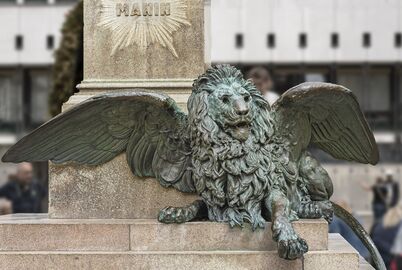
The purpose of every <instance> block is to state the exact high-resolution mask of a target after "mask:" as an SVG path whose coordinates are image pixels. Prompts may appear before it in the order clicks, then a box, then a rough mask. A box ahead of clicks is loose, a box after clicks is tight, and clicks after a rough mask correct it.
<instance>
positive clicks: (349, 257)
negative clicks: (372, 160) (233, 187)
mask: <svg viewBox="0 0 402 270" xmlns="http://www.w3.org/2000/svg"><path fill="white" fill-rule="evenodd" d="M340 267H341V268H342V269H347V270H359V267H360V265H359V255H358V254H357V253H356V251H355V250H354V249H353V248H352V247H351V246H350V245H349V244H348V243H347V242H346V241H345V240H344V239H343V238H342V237H341V236H340V235H330V237H329V245H328V250H322V251H309V252H308V253H306V254H305V256H304V260H301V259H299V260H295V261H287V260H283V259H281V258H279V257H278V255H277V253H276V251H244V250H239V251H228V250H227V251H107V252H106V251H81V252H77V251H2V252H0V269H8V270H14V269H15V270H17V269H18V270H20V269H32V270H36V269H38V270H39V269H58V270H59V269H91V270H98V269H150V270H153V269H164V270H170V269H172V270H173V269H174V270H181V269H183V270H184V269H186V270H187V269H197V270H198V269H201V270H203V269H205V270H207V269H219V270H226V269H228V270H229V269H230V270H232V269H251V270H260V269H261V270H262V269H275V270H282V269H283V270H296V269H304V270H323V269H326V270H339V269H340Z"/></svg>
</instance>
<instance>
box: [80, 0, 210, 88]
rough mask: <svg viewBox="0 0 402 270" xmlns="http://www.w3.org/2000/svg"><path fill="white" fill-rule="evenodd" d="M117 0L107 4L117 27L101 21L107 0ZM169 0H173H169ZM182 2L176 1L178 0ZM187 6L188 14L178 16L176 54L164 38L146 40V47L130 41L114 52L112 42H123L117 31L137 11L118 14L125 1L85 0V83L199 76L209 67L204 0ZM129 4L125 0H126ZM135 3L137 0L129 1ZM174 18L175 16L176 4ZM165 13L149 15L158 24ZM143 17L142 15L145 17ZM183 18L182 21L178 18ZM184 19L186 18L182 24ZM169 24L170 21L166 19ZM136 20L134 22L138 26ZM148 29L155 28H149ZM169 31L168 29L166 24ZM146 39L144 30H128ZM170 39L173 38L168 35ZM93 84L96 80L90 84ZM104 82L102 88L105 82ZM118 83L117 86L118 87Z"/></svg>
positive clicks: (174, 35)
mask: <svg viewBox="0 0 402 270" xmlns="http://www.w3.org/2000/svg"><path fill="white" fill-rule="evenodd" d="M110 2H112V3H113V4H112V5H111V6H110V7H109V8H108V10H109V9H110V11H111V12H112V13H113V14H111V16H110V18H109V19H111V20H110V23H111V24H113V26H114V27H115V29H114V30H110V29H107V27H104V26H103V25H102V12H103V10H102V6H105V5H103V4H104V3H110ZM168 2H170V1H168ZM176 2H177V1H176ZM179 2H180V4H181V5H183V6H185V8H184V10H185V12H184V13H185V18H184V19H183V20H178V21H177V22H176V23H178V24H180V27H179V29H178V30H177V31H174V32H173V33H172V34H171V35H170V34H168V36H171V37H172V46H173V48H174V50H175V51H176V53H177V56H175V55H174V53H172V51H171V50H169V48H168V46H165V47H163V46H162V45H161V44H160V42H158V41H155V42H150V39H149V38H148V39H147V40H144V44H145V46H139V45H137V44H133V45H129V46H127V47H125V48H123V49H121V50H116V51H115V53H114V54H113V53H112V51H113V47H114V46H116V45H118V44H117V43H116V40H114V39H113V34H115V33H116V32H118V31H121V30H122V29H123V30H124V29H125V28H127V27H125V22H127V21H128V20H131V19H132V18H133V17H132V16H116V14H114V13H115V12H116V3H121V1H110V0H108V1H105V0H85V1H84V81H83V84H82V85H83V86H85V85H89V86H90V88H93V89H96V88H97V87H96V84H97V83H99V82H101V84H102V82H105V83H106V82H107V83H113V82H117V83H120V84H121V83H127V82H128V83H130V82H133V83H137V82H139V83H141V81H143V79H151V80H149V81H147V82H146V83H151V82H152V81H153V82H154V83H158V79H166V78H169V79H174V80H173V81H172V82H177V83H181V82H183V78H186V79H189V78H190V79H194V78H196V77H197V76H198V75H199V74H201V73H202V72H203V71H204V68H205V66H204V55H205V52H204V1H203V0H182V1H179ZM123 3H124V1H123ZM127 3H132V2H130V1H129V2H127ZM171 6H172V12H171V13H172V14H171V16H170V18H173V17H174V16H175V14H174V10H173V5H171ZM165 18H166V17H162V16H149V17H147V18H146V20H149V21H155V22H157V23H159V22H160V21H163V20H164V19H165ZM140 19H141V18H140ZM179 21H181V22H179ZM182 22H184V23H182ZM162 24H163V25H164V26H165V27H166V26H167V25H166V23H165V22H162ZM134 26H135V25H134V22H133V23H132V24H131V27H134ZM148 30H149V31H151V30H153V29H152V28H151V27H148ZM164 30H165V31H166V28H165V29H164ZM166 33H167V31H166V32H165V34H166ZM124 38H128V39H130V40H131V39H132V38H135V39H137V41H139V40H140V39H142V37H141V35H136V34H134V35H131V36H130V34H128V35H125V36H124V37H122V39H124ZM166 40H168V39H166ZM91 84H93V85H92V86H91ZM101 87H103V86H102V85H101ZM114 88H118V85H116V87H114Z"/></svg>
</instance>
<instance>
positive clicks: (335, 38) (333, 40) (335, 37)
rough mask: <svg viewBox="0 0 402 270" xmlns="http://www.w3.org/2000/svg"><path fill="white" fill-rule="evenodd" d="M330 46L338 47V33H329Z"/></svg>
mask: <svg viewBox="0 0 402 270" xmlns="http://www.w3.org/2000/svg"><path fill="white" fill-rule="evenodd" d="M331 47H332V48H334V49H336V48H338V47H339V35H338V33H332V34H331Z"/></svg>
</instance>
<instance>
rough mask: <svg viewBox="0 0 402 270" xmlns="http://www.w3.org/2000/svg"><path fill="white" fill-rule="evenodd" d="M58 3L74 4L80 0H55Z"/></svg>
mask: <svg viewBox="0 0 402 270" xmlns="http://www.w3.org/2000/svg"><path fill="white" fill-rule="evenodd" d="M55 2H56V4H72V3H76V2H78V1H77V0H55Z"/></svg>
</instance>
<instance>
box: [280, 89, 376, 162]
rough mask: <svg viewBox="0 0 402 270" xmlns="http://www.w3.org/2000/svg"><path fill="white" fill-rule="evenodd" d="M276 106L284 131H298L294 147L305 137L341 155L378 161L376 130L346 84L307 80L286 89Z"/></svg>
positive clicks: (341, 156)
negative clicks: (374, 131)
mask: <svg viewBox="0 0 402 270" xmlns="http://www.w3.org/2000/svg"><path fill="white" fill-rule="evenodd" d="M272 110H273V113H274V114H275V116H276V119H277V121H276V123H277V126H278V128H279V129H280V132H282V133H288V134H290V133H292V132H293V134H295V136H294V138H293V141H292V142H290V145H293V147H294V148H296V147H300V145H299V144H300V141H303V140H304V141H305V142H307V145H308V143H313V144H315V145H317V146H318V147H319V148H321V149H322V150H324V151H325V152H327V153H329V154H330V155H332V156H333V157H335V158H337V159H344V160H350V161H357V162H360V163H370V164H376V163H377V162H378V159H379V154H378V149H377V144H376V142H375V139H374V136H373V133H372V132H371V130H370V128H369V126H368V124H367V122H366V119H365V118H364V115H363V113H362V112H361V110H360V107H359V103H358V102H357V99H356V97H355V95H354V94H353V93H352V92H351V91H350V90H348V89H346V88H345V87H342V86H340V85H335V84H329V83H303V84H300V85H298V86H296V87H293V88H291V89H289V90H288V91H286V92H285V93H284V94H283V95H282V96H281V97H280V99H279V100H278V101H277V102H276V103H274V105H273V107H272ZM290 129H292V130H290ZM288 131H289V132H288Z"/></svg>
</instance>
